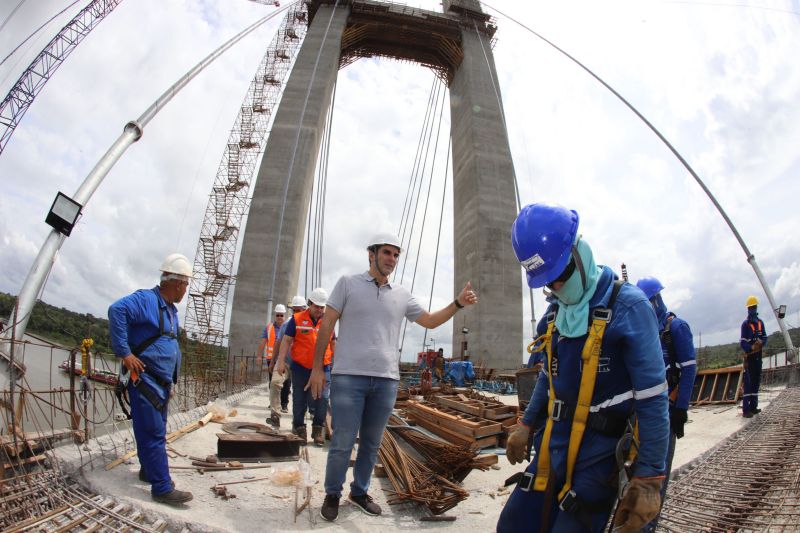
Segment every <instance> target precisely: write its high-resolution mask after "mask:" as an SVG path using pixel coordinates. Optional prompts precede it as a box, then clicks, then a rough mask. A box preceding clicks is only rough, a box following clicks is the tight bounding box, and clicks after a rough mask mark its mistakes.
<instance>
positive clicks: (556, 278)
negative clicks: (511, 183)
mask: <svg viewBox="0 0 800 533" xmlns="http://www.w3.org/2000/svg"><path fill="white" fill-rule="evenodd" d="M578 223H579V217H578V213H577V212H575V211H572V210H568V209H566V208H564V207H561V206H557V205H549V204H541V203H540V204H532V205H528V206H526V207H524V208H523V209H522V211H520V213H519V215H518V216H517V219H516V221H515V222H514V224H513V226H512V228H511V243H512V246H513V248H514V252H515V254H516V256H517V259H518V260H519V261H520V263H521V264H522V266H523V268H525V271H526V275H527V280H528V285H529V286H530V287H532V288H538V287H547V289H548V290H549V291H550V292H551V294H552V295H553V296H555V300H554V301H553V302H552V303H551V305H550V306H549V308H548V309H547V312H546V313H545V315H544V316H543V317H542V319H541V320H542V321H544V322H545V323H546V324H547V329H546V330H545V334H544V335H543V336H542V337H540V338H541V342H542V347H543V349H545V350H546V353H547V358H546V361H545V364H544V367H543V369H542V372H540V373H539V376H538V380H537V382H536V386H535V388H534V391H533V394H532V395H531V400H530V403H529V404H528V407H527V409H526V410H525V414H524V415H523V417H522V420H521V421H520V424H519V426H518V428H517V429H516V430H515V431H514V432H513V433H512V434H511V435H510V436H509V439H508V444H507V447H506V456H507V457H508V460H509V462H510V463H511V464H516V463H521V462H522V460H523V459H524V458H525V455H526V451H527V446H528V442H529V439H530V437H531V427H532V426H534V424H535V421H536V419H537V415H538V414H539V413H540V412H541V411H545V412H546V413H547V420H546V423H545V426H544V429H543V430H541V431H538V432H537V433H536V435H535V437H534V447H535V449H536V452H537V453H536V460H535V461H534V462H532V463H531V464H530V465H529V466H528V468H527V469H526V470H525V472H524V473H520V474H519V476H518V482H517V486H516V488H515V489H514V491H513V492H512V494H511V496H510V497H509V499H508V502H507V503H506V506H505V508H504V509H503V511H502V513H501V515H500V519H499V521H498V523H497V531H498V533H506V532H519V531H559V532H566V531H569V532H579V531H593V532H599V531H602V530H603V529H604V526H605V524H606V523H607V522H608V521H609V518H610V515H611V510H612V508H613V506H614V504H615V502H616V500H617V495H618V490H619V491H620V493H621V494H622V497H621V499H620V501H619V504H618V510H617V513H616V515H615V517H614V527H615V529H614V531H615V532H624V533H633V532H635V531H639V529H640V528H641V527H642V526H644V525H645V524H646V523H648V522H649V521H650V520H652V519H653V518H655V516H656V515H657V514H658V512H659V509H660V507H661V505H660V504H661V497H660V494H659V491H660V489H661V484H662V482H663V480H664V472H665V464H664V462H665V461H664V459H665V457H666V454H667V443H668V440H669V417H668V415H667V384H666V381H665V379H664V363H663V358H662V355H661V347H660V344H659V339H658V324H657V323H656V317H655V314H654V313H653V309H652V307H651V306H650V304H649V302H648V301H647V299H646V298H645V297H644V295H643V294H642V292H641V291H640V290H639V289H637V288H635V287H633V286H632V285H630V284H627V283H624V282H622V281H620V280H617V276H616V275H615V274H614V273H613V272H612V271H611V269H610V268H608V267H605V266H597V265H596V264H595V261H594V256H593V254H592V250H591V248H590V247H589V244H588V243H587V242H586V241H585V240H583V239H582V238H581V235H579V234H578ZM631 422H634V423H636V424H637V425H638V436H636V435H635V434H634V435H632V432H631V430H630V428H631ZM631 439H636V440H637V442H636V444H637V448H636V449H637V450H638V454H637V455H636V457H635V463H634V464H633V467H632V475H633V477H632V478H631V479H630V480H629V481H628V477H627V470H625V465H624V464H618V461H617V453H616V452H617V448H618V446H619V448H620V451H621V452H622V453H621V454H620V455H621V457H620V458H621V459H622V461H621V462H624V459H625V458H627V454H628V453H630V452H629V451H628V448H632V446H630V445H629V444H630V440H631ZM619 479H622V480H623V486H622V487H618V486H617V485H618V483H617V480H619Z"/></svg>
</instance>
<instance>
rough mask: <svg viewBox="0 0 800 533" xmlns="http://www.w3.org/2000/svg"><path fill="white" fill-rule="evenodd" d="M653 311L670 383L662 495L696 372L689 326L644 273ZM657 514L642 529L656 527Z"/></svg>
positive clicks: (658, 283)
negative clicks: (664, 476) (669, 306)
mask: <svg viewBox="0 0 800 533" xmlns="http://www.w3.org/2000/svg"><path fill="white" fill-rule="evenodd" d="M636 286H637V287H639V288H640V289H641V290H642V292H643V293H644V295H645V296H647V299H648V300H650V304H651V305H652V306H653V309H654V310H655V312H656V318H657V319H658V327H659V336H660V337H661V351H662V352H663V354H664V367H665V368H666V376H667V386H668V387H669V392H668V395H669V427H670V439H669V449H668V451H667V468H666V473H667V477H666V479H665V480H664V486H663V487H662V489H661V498H662V501H663V499H664V495H665V494H666V492H667V484H668V483H669V472H670V471H671V470H672V457H673V456H674V455H675V439H681V438H683V426H684V425H685V424H686V422H687V421H688V419H689V416H688V412H689V401H690V400H691V398H692V389H693V387H694V378H695V376H696V375H697V359H696V355H695V350H694V341H693V340H692V330H691V329H690V328H689V324H687V323H686V321H685V320H682V319H681V318H679V317H678V316H676V315H675V313H673V312H671V311H668V310H667V306H666V304H665V303H664V299H663V298H662V297H661V291H663V290H664V285H663V284H662V283H661V281H659V280H658V279H657V278H654V277H644V278H642V279H640V280H639V281H637V282H636ZM657 523H658V519H657V518H656V519H655V520H653V521H652V522H650V523H649V524H647V526H646V527H645V528H644V530H643V531H655V528H656V525H657Z"/></svg>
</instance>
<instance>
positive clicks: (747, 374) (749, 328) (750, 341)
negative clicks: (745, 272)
mask: <svg viewBox="0 0 800 533" xmlns="http://www.w3.org/2000/svg"><path fill="white" fill-rule="evenodd" d="M745 305H746V306H747V320H745V321H744V322H742V338H741V340H740V341H739V346H741V348H742V351H744V362H743V366H744V395H743V396H742V416H743V417H745V418H753V415H757V414H758V413H760V412H761V409H759V408H758V389H759V387H760V386H761V357H762V356H763V354H762V350H763V348H764V346H766V345H767V330H766V329H765V328H764V321H763V320H761V319H760V318H758V298H756V297H755V296H749V297H748V298H747V302H745Z"/></svg>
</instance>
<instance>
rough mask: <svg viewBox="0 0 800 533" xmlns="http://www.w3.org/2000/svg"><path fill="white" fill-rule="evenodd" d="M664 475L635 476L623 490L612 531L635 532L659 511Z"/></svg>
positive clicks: (620, 532)
mask: <svg viewBox="0 0 800 533" xmlns="http://www.w3.org/2000/svg"><path fill="white" fill-rule="evenodd" d="M663 483H664V476H656V477H635V478H633V479H631V480H630V482H629V483H628V484H627V485H626V486H625V492H624V493H623V495H622V499H621V500H620V502H619V506H618V507H617V514H616V515H615V516H614V529H612V532H613V533H637V532H638V531H639V530H640V529H642V528H643V527H644V526H645V525H646V524H648V523H649V522H650V521H651V520H652V519H653V518H655V517H656V516H658V513H659V512H660V511H661V485H662V484H663Z"/></svg>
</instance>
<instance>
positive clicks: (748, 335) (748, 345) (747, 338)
mask: <svg viewBox="0 0 800 533" xmlns="http://www.w3.org/2000/svg"><path fill="white" fill-rule="evenodd" d="M758 339H761V347H762V348H763V347H764V346H766V345H767V329H766V328H765V327H764V321H763V320H761V319H760V318H757V319H756V320H755V322H751V321H750V319H747V320H745V321H744V322H742V338H741V339H740V340H739V346H741V348H742V350H744V353H745V354H749V353H750V352H752V351H753V343H755V342H756V340H758ZM754 355H759V356H760V355H761V350H759V351H758V352H756V354H754Z"/></svg>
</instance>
